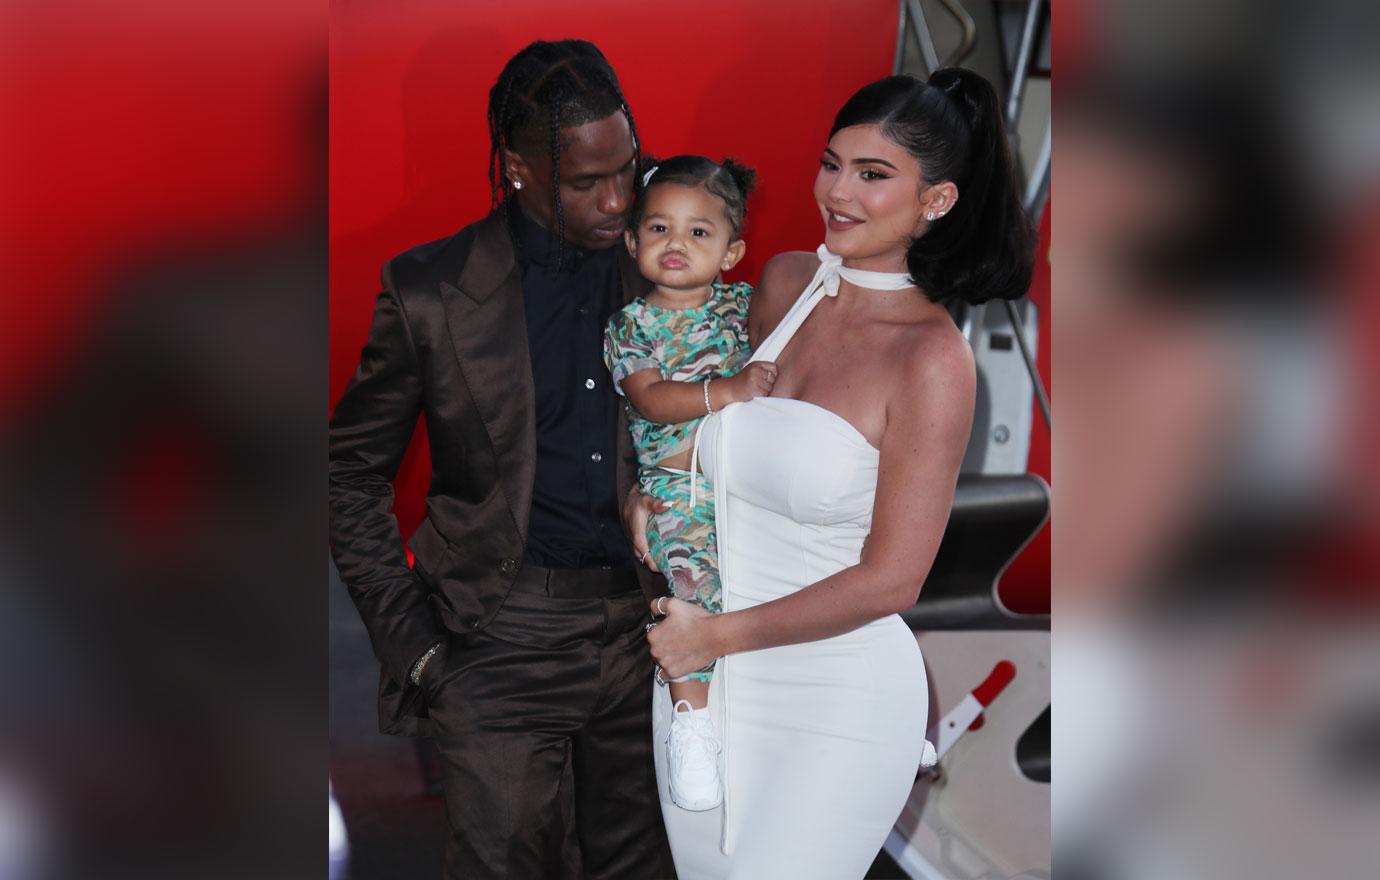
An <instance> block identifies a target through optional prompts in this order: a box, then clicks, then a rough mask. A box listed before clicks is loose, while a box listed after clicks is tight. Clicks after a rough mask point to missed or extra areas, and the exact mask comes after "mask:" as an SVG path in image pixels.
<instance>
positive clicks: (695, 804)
mask: <svg viewBox="0 0 1380 880" xmlns="http://www.w3.org/2000/svg"><path fill="white" fill-rule="evenodd" d="M723 802H724V795H723V792H719V794H718V796H717V797H715V798H714V799H713V800H712V801H684V800H682V799H681V798H679V797H677V796H676V791H675V789H671V803H673V804H675V805H676V806H678V807H680V808H681V809H682V810H688V811H690V812H691V813H703V812H704V811H705V810H712V809H714V808H715V807H717V806H718V805H719V804H722V803H723Z"/></svg>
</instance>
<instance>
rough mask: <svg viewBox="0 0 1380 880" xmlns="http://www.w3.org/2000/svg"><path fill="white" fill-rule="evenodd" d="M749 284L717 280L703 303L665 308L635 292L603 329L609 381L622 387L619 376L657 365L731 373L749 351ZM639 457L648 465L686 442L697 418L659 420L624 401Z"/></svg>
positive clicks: (677, 371)
mask: <svg viewBox="0 0 1380 880" xmlns="http://www.w3.org/2000/svg"><path fill="white" fill-rule="evenodd" d="M751 296H752V285H750V284H747V283H746V282H739V283H737V284H715V285H714V291H713V293H711V294H710V296H709V299H708V300H706V301H705V303H704V305H702V306H699V307H697V308H693V309H663V308H661V307H660V306H654V305H652V304H651V303H649V302H647V301H646V300H645V299H643V298H642V297H638V298H637V299H635V300H633V301H632V302H630V303H628V304H627V305H626V306H624V307H623V310H622V311H620V312H619V313H618V314H616V315H614V316H613V319H612V320H611V321H609V326H608V330H607V331H605V333H604V363H605V364H606V365H607V366H608V368H609V371H610V372H611V373H613V387H614V389H615V390H616V391H617V392H618V393H619V394H622V393H623V380H624V379H626V378H627V377H628V376H631V375H632V374H633V373H636V372H638V371H639V370H647V369H652V368H655V369H658V370H660V371H661V376H662V378H663V379H671V380H673V381H676V382H699V381H702V380H704V379H708V378H717V377H720V376H732V375H733V374H734V373H736V372H738V370H740V369H742V367H743V366H744V365H745V364H746V363H747V360H748V357H749V355H751V354H752V352H751V350H750V349H749V345H748V327H747V313H748V300H749V298H750V297H751ZM627 408H628V425H629V427H630V429H631V430H632V439H633V446H634V447H636V449H637V463H638V464H639V465H641V466H642V467H644V468H645V467H651V466H652V465H654V464H656V463H657V462H659V461H662V460H663V459H665V458H667V457H668V456H672V455H675V454H677V453H679V452H682V451H683V450H686V449H689V448H690V443H691V441H692V440H693V438H694V433H695V426H696V425H698V424H699V422H700V420H699V419H691V420H690V421H688V422H680V423H679V424H674V425H659V424H657V423H655V422H649V421H647V420H646V419H644V418H643V417H642V414H641V413H639V412H638V411H637V410H636V409H634V408H633V406H632V404H631V403H629V404H627Z"/></svg>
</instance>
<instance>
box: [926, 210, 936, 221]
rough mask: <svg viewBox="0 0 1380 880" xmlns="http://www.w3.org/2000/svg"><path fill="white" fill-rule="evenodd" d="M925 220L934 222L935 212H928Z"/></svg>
mask: <svg viewBox="0 0 1380 880" xmlns="http://www.w3.org/2000/svg"><path fill="white" fill-rule="evenodd" d="M925 219H926V220H933V219H934V212H933V211H927V212H926V213H925Z"/></svg>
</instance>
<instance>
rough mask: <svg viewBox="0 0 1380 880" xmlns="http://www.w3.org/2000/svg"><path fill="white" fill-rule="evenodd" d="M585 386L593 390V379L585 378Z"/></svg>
mask: <svg viewBox="0 0 1380 880" xmlns="http://www.w3.org/2000/svg"><path fill="white" fill-rule="evenodd" d="M585 387H586V388H588V389H589V390H591V391H593V390H594V380H593V379H586V380H585Z"/></svg>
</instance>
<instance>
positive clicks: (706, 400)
mask: <svg viewBox="0 0 1380 880" xmlns="http://www.w3.org/2000/svg"><path fill="white" fill-rule="evenodd" d="M713 381H714V379H713V378H712V377H711V378H708V379H705V380H704V412H705V415H710V416H712V415H714V407H712V406H710V405H709V383H710V382H713Z"/></svg>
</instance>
